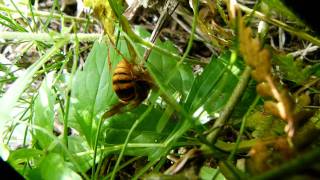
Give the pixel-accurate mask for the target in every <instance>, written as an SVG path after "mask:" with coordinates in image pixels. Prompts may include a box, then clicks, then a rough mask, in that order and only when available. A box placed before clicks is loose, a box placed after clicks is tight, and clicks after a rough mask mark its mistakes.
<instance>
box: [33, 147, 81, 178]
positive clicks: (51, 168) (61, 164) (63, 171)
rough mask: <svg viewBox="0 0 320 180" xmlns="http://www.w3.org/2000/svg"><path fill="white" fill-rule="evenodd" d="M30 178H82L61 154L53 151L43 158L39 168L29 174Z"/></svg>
mask: <svg viewBox="0 0 320 180" xmlns="http://www.w3.org/2000/svg"><path fill="white" fill-rule="evenodd" d="M27 176H28V177H29V178H30V179H43V180H60V179H72V180H77V179H79V180H80V179H82V178H81V176H80V175H79V174H77V173H76V172H74V171H73V170H72V169H71V168H70V167H69V166H68V164H67V163H66V162H65V161H64V159H63V157H62V156H61V155H60V154H56V153H51V154H48V155H47V156H46V157H45V158H44V159H42V161H41V163H40V165H39V167H38V168H36V169H33V170H32V171H30V173H29V174H28V175H27Z"/></svg>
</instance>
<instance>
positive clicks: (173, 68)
mask: <svg viewBox="0 0 320 180" xmlns="http://www.w3.org/2000/svg"><path fill="white" fill-rule="evenodd" d="M136 31H137V32H138V34H139V35H140V36H141V37H142V38H149V37H150V33H148V32H147V31H146V30H145V29H143V28H142V27H137V28H136ZM156 45H157V46H159V47H160V48H162V49H165V50H167V51H169V52H171V53H174V54H179V52H178V50H177V48H176V47H174V44H173V43H172V42H171V41H165V42H162V41H160V40H159V41H156ZM178 60H179V59H177V58H173V57H169V56H167V55H165V54H163V53H161V52H158V51H156V50H152V52H151V54H150V56H149V59H148V62H149V63H150V64H149V67H150V68H151V70H152V72H153V73H154V74H155V75H156V76H157V78H158V79H160V80H162V82H166V81H167V80H168V79H169V78H171V80H170V81H169V87H171V91H173V92H179V93H180V94H181V95H182V96H183V97H185V96H186V95H187V93H188V92H189V90H190V88H191V85H192V82H193V80H194V75H193V73H192V69H191V67H190V66H189V65H187V64H180V65H179V66H177V62H178Z"/></svg>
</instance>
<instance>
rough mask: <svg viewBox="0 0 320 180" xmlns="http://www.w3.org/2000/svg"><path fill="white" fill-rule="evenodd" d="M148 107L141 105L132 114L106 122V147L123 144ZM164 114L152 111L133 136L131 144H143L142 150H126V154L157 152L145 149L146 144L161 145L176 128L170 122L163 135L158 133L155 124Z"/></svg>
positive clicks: (135, 154) (121, 115)
mask: <svg viewBox="0 0 320 180" xmlns="http://www.w3.org/2000/svg"><path fill="white" fill-rule="evenodd" d="M147 108H148V107H147V106H146V105H140V106H139V107H138V108H136V109H134V110H132V111H131V112H127V113H123V114H119V115H116V116H114V117H112V118H110V119H108V121H107V122H106V125H105V126H104V128H103V129H102V132H104V137H105V138H104V142H105V145H113V144H123V143H124V141H125V139H126V137H127V135H128V132H129V130H130V129H131V127H132V125H133V124H134V122H135V121H136V119H138V118H139V116H140V115H141V114H142V113H143V112H144V111H146V110H147ZM161 114H162V112H161V111H159V110H158V109H152V111H151V112H150V113H149V114H148V115H147V116H146V118H145V119H143V120H142V122H141V123H140V124H139V125H138V126H137V127H136V128H135V130H134V131H133V133H132V135H131V140H130V141H129V143H136V144H139V143H141V146H142V148H130V147H127V148H126V152H125V153H126V154H129V155H134V156H142V155H144V156H145V155H151V154H153V152H155V150H156V149H154V148H144V147H143V144H145V143H161V142H162V141H163V140H164V139H165V138H166V137H167V135H168V134H169V133H170V132H171V131H172V130H173V128H174V127H175V125H176V124H175V122H172V121H170V122H169V123H168V124H167V126H166V127H165V128H164V129H163V131H162V132H161V133H158V132H157V131H156V126H155V124H156V123H157V121H158V120H159V118H160V117H161Z"/></svg>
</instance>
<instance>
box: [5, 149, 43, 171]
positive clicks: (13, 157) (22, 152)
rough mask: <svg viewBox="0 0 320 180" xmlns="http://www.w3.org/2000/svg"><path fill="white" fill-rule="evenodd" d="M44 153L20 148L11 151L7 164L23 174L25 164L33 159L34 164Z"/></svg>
mask: <svg viewBox="0 0 320 180" xmlns="http://www.w3.org/2000/svg"><path fill="white" fill-rule="evenodd" d="M43 155H44V152H43V151H41V150H38V149H27V148H21V149H17V150H14V151H11V153H10V156H9V159H8V162H9V163H10V165H11V166H12V167H14V168H15V169H16V170H17V171H18V172H20V173H25V168H26V167H25V163H26V162H27V161H29V160H30V159H33V158H34V159H35V161H34V164H36V162H37V161H38V159H39V157H41V156H43Z"/></svg>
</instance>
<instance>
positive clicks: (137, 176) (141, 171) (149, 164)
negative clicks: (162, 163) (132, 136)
mask: <svg viewBox="0 0 320 180" xmlns="http://www.w3.org/2000/svg"><path fill="white" fill-rule="evenodd" d="M158 161H159V160H156V161H153V162H150V163H148V164H147V165H146V166H144V167H143V168H142V169H140V170H139V171H138V172H137V173H136V174H135V175H134V176H133V178H132V180H136V179H138V178H139V177H140V176H142V175H143V174H144V173H145V172H146V171H148V169H150V168H151V167H152V166H153V165H155V164H156V163H157V162H158Z"/></svg>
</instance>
